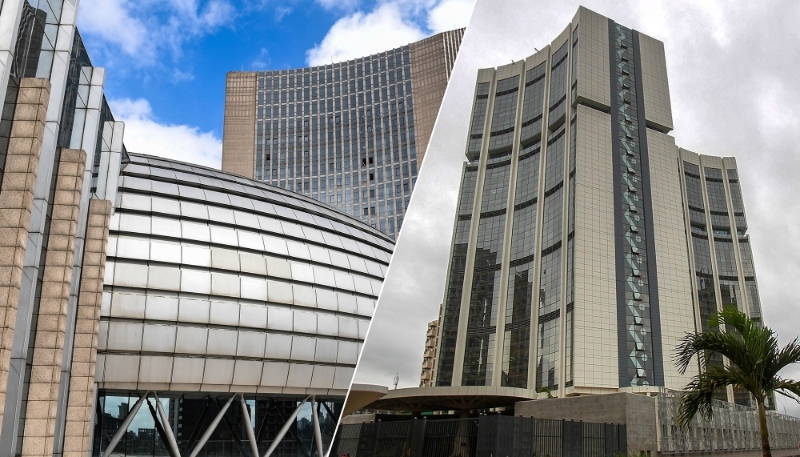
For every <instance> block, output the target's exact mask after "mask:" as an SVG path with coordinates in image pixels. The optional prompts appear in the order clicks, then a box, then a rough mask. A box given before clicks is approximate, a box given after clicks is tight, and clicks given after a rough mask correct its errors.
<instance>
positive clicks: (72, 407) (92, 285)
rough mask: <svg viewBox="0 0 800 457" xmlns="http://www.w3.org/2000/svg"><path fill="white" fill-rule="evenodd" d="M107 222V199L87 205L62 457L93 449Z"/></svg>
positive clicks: (84, 453)
mask: <svg viewBox="0 0 800 457" xmlns="http://www.w3.org/2000/svg"><path fill="white" fill-rule="evenodd" d="M110 219H111V202H110V201H109V200H97V199H95V200H91V201H90V202H89V219H88V224H87V226H86V244H85V246H84V252H83V268H82V270H81V285H80V293H79V295H78V315H77V321H76V324H75V343H74V345H73V348H72V371H71V373H70V383H69V400H68V403H67V424H66V428H65V432H64V433H65V439H64V454H63V455H64V457H79V456H80V457H83V456H86V455H88V454H89V452H90V451H91V450H92V443H91V440H90V437H91V426H92V416H93V407H94V370H95V360H96V359H97V335H98V332H99V329H100V304H101V302H102V299H103V276H104V273H105V268H106V246H107V244H108V226H109V220H110Z"/></svg>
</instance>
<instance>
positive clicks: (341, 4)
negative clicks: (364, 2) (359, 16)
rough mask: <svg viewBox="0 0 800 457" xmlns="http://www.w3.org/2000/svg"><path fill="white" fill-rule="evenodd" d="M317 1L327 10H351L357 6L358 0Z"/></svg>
mask: <svg viewBox="0 0 800 457" xmlns="http://www.w3.org/2000/svg"><path fill="white" fill-rule="evenodd" d="M317 3H318V4H319V5H321V6H322V7H323V8H325V9H328V10H334V9H338V10H352V9H354V8H355V7H357V6H358V4H359V0H317Z"/></svg>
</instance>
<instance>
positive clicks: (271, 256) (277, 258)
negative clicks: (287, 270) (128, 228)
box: [107, 230, 387, 281]
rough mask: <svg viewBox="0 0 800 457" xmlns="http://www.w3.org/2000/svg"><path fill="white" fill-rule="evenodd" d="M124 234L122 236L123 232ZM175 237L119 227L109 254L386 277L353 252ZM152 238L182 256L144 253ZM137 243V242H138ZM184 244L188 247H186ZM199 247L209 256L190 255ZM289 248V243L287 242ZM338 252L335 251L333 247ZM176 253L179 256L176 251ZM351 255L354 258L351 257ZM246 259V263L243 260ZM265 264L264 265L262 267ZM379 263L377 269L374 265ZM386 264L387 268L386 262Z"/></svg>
mask: <svg viewBox="0 0 800 457" xmlns="http://www.w3.org/2000/svg"><path fill="white" fill-rule="evenodd" d="M121 235H122V236H121ZM175 240H176V239H175V238H170V237H166V236H153V235H150V236H147V237H138V236H130V234H129V232H120V231H116V230H115V231H111V232H109V247H108V249H107V255H108V258H109V259H112V258H118V259H131V260H135V261H153V262H161V263H165V264H173V265H190V266H195V267H206V268H212V267H215V268H218V269H220V270H225V271H237V272H238V271H242V272H247V271H250V272H252V273H254V274H264V275H266V274H267V271H268V269H269V267H268V265H269V263H270V261H273V262H281V261H285V262H293V261H295V262H294V263H296V264H299V265H306V264H307V265H311V266H320V267H324V268H330V269H331V270H332V271H340V272H343V273H347V274H350V273H356V274H357V275H359V276H366V277H368V278H372V279H376V280H378V281H383V275H384V274H385V272H384V269H383V268H381V265H379V264H377V263H375V262H371V264H370V263H367V262H366V261H364V260H363V258H361V257H357V256H353V255H352V254H342V255H344V256H345V257H346V259H343V258H342V259H338V260H339V261H340V263H337V262H336V261H335V260H334V259H333V258H331V257H330V256H328V259H329V262H325V261H324V259H315V257H318V255H319V252H316V250H320V251H322V252H324V253H326V254H330V252H328V251H326V250H324V248H320V247H316V246H312V247H313V248H314V251H315V252H314V253H313V254H312V251H311V250H308V251H307V252H308V257H302V256H301V255H300V253H295V255H292V252H291V251H292V250H295V248H294V247H292V248H291V249H289V251H288V252H287V251H282V252H273V251H269V250H261V251H260V250H257V249H251V248H247V247H237V248H235V249H231V246H230V245H226V244H220V243H203V242H194V241H192V240H187V239H186V238H181V239H180V242H179V243H178V242H175ZM151 241H171V242H172V243H169V244H167V243H158V244H159V245H160V246H159V248H160V249H165V250H168V249H170V246H175V247H178V246H180V248H181V253H180V259H178V258H175V259H164V257H168V256H169V255H170V254H169V253H166V252H163V251H159V252H158V253H157V254H155V253H154V251H153V250H152V248H151V249H150V252H149V253H147V254H144V253H141V252H140V250H141V249H145V246H144V245H145V244H147V245H148V247H151V245H152V244H153V243H151ZM137 245H138V246H137ZM184 247H185V248H186V249H184ZM303 247H305V246H298V248H300V249H302V248H303ZM193 248H194V249H197V250H201V251H207V252H208V257H207V258H202V259H201V258H199V257H197V258H195V259H190V258H189V257H190V256H192V255H199V256H203V254H202V253H200V252H197V251H194V252H193V251H192V249H193ZM204 248H208V249H204ZM287 249H288V245H287ZM214 252H216V253H217V255H219V256H220V259H214V258H213V257H212V254H213V253H214ZM334 253H336V251H334ZM231 254H235V255H237V256H238V257H237V258H236V260H235V262H236V263H237V264H238V266H237V267H235V268H236V269H234V267H231V268H225V267H223V266H220V265H221V264H222V263H231V262H233V261H234V260H233V259H231V258H227V259H226V258H224V257H225V256H226V255H227V256H230V255H231ZM240 254H252V255H253V256H256V257H260V258H262V259H265V262H266V264H264V263H260V264H252V261H253V260H256V259H254V258H253V257H252V256H250V258H243V257H245V256H241V255H240ZM173 255H176V256H177V253H174V254H173ZM351 257H352V258H351ZM345 260H346V261H347V265H345V264H344V261H345ZM355 260H362V262H364V263H363V269H359V268H357V267H355V266H354V263H355V262H354V261H355ZM245 263H247V265H246V266H243V264H245ZM262 266H264V268H261V267H262ZM376 267H377V270H375V268H376ZM383 267H384V268H387V267H386V266H385V265H384V266H383Z"/></svg>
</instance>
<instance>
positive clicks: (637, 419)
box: [514, 393, 658, 455]
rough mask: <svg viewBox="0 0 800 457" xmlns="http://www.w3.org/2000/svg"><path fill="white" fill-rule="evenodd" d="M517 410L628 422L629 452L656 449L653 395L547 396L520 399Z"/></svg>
mask: <svg viewBox="0 0 800 457" xmlns="http://www.w3.org/2000/svg"><path fill="white" fill-rule="evenodd" d="M514 413H515V414H516V415H517V416H525V417H535V418H537V419H564V420H574V421H584V422H600V423H602V422H609V423H616V424H626V425H627V432H628V452H629V453H631V452H634V453H636V452H639V451H646V452H651V454H653V455H655V454H656V453H657V447H658V446H657V442H656V403H655V399H654V398H653V397H648V396H645V395H636V394H629V393H618V394H607V395H587V396H582V397H567V398H548V399H545V400H532V401H523V402H519V403H517V404H516V406H515V407H514Z"/></svg>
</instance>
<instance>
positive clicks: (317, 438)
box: [311, 397, 325, 457]
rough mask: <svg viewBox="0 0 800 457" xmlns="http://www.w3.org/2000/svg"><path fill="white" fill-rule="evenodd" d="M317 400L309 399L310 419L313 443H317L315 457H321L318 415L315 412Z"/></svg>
mask: <svg viewBox="0 0 800 457" xmlns="http://www.w3.org/2000/svg"><path fill="white" fill-rule="evenodd" d="M316 400H317V398H316V397H311V418H312V419H313V422H314V441H315V442H316V443H317V456H318V457H323V456H324V455H325V454H323V453H322V431H320V429H319V413H318V412H317V401H316Z"/></svg>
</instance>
